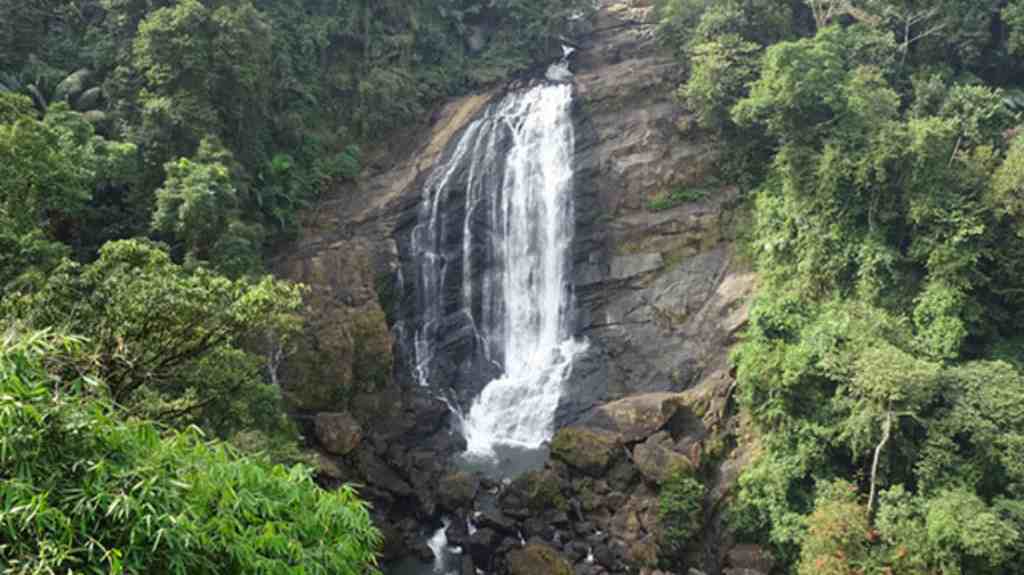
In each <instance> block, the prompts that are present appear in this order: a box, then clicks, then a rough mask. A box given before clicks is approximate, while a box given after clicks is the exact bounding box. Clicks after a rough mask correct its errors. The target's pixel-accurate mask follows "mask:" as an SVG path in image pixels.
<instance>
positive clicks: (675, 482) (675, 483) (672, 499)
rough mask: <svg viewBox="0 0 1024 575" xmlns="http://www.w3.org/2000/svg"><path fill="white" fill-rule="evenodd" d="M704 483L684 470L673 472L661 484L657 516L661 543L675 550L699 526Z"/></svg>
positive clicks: (680, 546)
mask: <svg viewBox="0 0 1024 575" xmlns="http://www.w3.org/2000/svg"><path fill="white" fill-rule="evenodd" d="M703 502H704V484H702V483H701V482H700V481H698V480H696V479H695V478H693V477H691V476H689V475H687V474H685V473H675V474H673V475H672V476H671V477H669V478H668V479H666V480H665V481H664V482H662V484H661V490H660V493H659V501H658V519H659V520H660V521H661V528H662V536H663V538H664V540H663V544H667V545H668V547H670V548H672V549H675V550H679V549H681V548H683V547H685V546H686V544H687V543H688V542H689V540H690V538H691V537H693V536H694V535H695V534H696V533H697V532H698V531H699V530H700V527H701V523H702V521H701V515H702V511H703Z"/></svg>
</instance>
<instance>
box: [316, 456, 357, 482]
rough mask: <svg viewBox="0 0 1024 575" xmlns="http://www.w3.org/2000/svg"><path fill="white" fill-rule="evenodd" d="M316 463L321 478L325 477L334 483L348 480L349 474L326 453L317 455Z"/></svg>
mask: <svg viewBox="0 0 1024 575" xmlns="http://www.w3.org/2000/svg"><path fill="white" fill-rule="evenodd" d="M316 462H317V469H319V471H320V476H321V477H322V478H323V477H326V478H328V479H333V480H335V481H345V480H346V479H348V478H349V474H348V473H346V472H345V469H344V468H343V467H342V466H341V465H339V464H338V462H337V461H335V459H334V458H333V457H331V456H330V455H327V454H326V453H317V456H316Z"/></svg>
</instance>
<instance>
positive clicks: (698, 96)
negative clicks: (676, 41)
mask: <svg viewBox="0 0 1024 575" xmlns="http://www.w3.org/2000/svg"><path fill="white" fill-rule="evenodd" d="M757 52H758V47H757V45H756V44H753V43H751V42H747V41H745V40H743V39H742V38H740V37H738V36H735V35H731V34H730V35H724V36H721V37H719V38H718V39H716V40H710V41H707V42H702V43H700V44H696V45H694V46H692V47H691V48H690V57H691V62H692V65H693V70H692V72H691V73H690V79H689V81H687V83H686V84H685V85H684V86H683V87H682V88H681V89H680V95H681V96H682V97H683V98H684V99H685V100H686V103H687V105H688V106H689V107H690V109H692V110H693V111H694V112H696V113H697V119H698V121H699V122H700V124H701V125H702V126H703V127H705V128H708V129H712V130H723V129H725V128H726V127H727V126H728V124H729V121H730V117H729V112H730V110H731V109H732V107H733V105H735V103H736V102H737V101H738V100H739V99H740V98H742V97H743V96H744V95H745V91H746V87H747V84H749V83H750V82H751V81H752V80H753V79H754V78H755V76H756V73H757V68H756V60H755V56H756V54H757Z"/></svg>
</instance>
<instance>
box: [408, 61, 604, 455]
mask: <svg viewBox="0 0 1024 575" xmlns="http://www.w3.org/2000/svg"><path fill="white" fill-rule="evenodd" d="M548 78H549V79H550V80H554V81H549V82H546V83H542V84H539V85H536V86H534V87H532V88H529V89H526V90H522V91H517V92H512V93H510V94H508V95H507V96H506V97H505V98H504V99H502V100H501V101H499V102H497V103H494V104H492V105H491V106H490V107H489V108H488V109H487V110H486V111H485V112H484V113H483V114H482V115H481V116H480V117H479V118H478V119H477V120H475V121H474V122H472V123H471V124H470V125H469V126H467V127H466V128H465V130H464V132H463V134H462V135H461V138H460V139H459V140H458V141H457V142H456V143H455V145H454V148H453V149H452V151H451V152H450V153H449V154H448V156H447V158H446V159H445V160H444V161H442V162H440V163H439V164H438V165H436V166H435V167H434V169H433V171H432V172H431V173H430V175H429V177H428V178H427V180H426V183H425V185H424V188H423V197H422V200H421V204H420V208H419V213H418V218H417V224H416V226H415V228H414V229H413V231H412V237H411V250H412V253H413V255H414V258H415V262H416V290H417V298H416V299H417V308H418V309H417V317H418V326H417V328H416V329H415V332H414V334H413V335H412V339H413V345H412V348H413V352H414V362H413V363H414V372H415V377H416V379H417V381H418V382H419V384H420V385H423V386H430V387H436V386H439V385H444V384H449V385H450V382H451V379H452V375H451V373H452V372H451V371H448V372H445V371H444V368H443V366H445V365H448V366H450V365H453V364H460V365H462V366H465V365H477V366H481V365H482V366H484V367H483V368H475V369H472V368H470V369H466V368H461V371H459V372H457V373H462V374H465V373H469V374H470V375H469V376H463V379H472V378H473V375H476V376H477V377H478V378H479V379H485V380H486V381H485V382H474V383H475V384H477V385H479V384H480V383H486V385H483V387H482V391H480V392H479V393H478V394H477V395H476V396H475V397H474V398H472V400H471V403H470V404H469V407H468V410H467V409H465V407H460V406H459V405H456V403H457V402H456V403H453V404H452V407H453V410H454V411H455V412H456V413H457V415H458V417H459V419H460V421H461V424H462V433H463V435H464V436H465V438H466V441H467V443H468V452H467V454H468V455H469V456H470V457H478V458H487V457H494V455H495V448H496V447H498V446H508V447H513V448H518V449H525V450H530V449H536V448H539V447H540V446H541V445H542V444H543V443H544V442H545V441H547V440H548V439H550V437H551V434H552V431H553V424H554V414H555V411H556V409H557V407H558V402H559V398H560V397H561V394H562V383H563V381H564V379H565V378H566V377H567V375H568V374H569V372H570V370H571V369H572V362H573V358H574V357H575V356H576V355H577V354H578V353H579V352H580V351H582V350H583V349H584V348H585V344H584V343H582V342H580V341H578V340H576V339H574V338H573V336H572V320H573V310H574V302H573V293H572V282H571V267H572V266H571V248H572V239H573V227H574V226H573V218H574V213H573V196H572V184H573V152H574V147H575V133H574V128H573V123H572V115H571V107H572V99H573V87H572V84H571V83H569V82H566V81H565V80H566V79H571V74H570V73H569V72H568V66H567V65H566V64H565V63H564V62H563V63H562V64H558V65H554V66H552V68H551V69H550V70H549V72H548ZM453 203H458V204H459V205H458V206H456V207H455V208H453V206H452V204H453ZM453 324H458V325H460V326H461V327H460V329H459V330H453V329H452V325H453ZM445 330H447V331H448V332H451V331H459V332H461V333H463V337H464V338H467V339H470V340H471V344H470V346H469V347H470V348H471V351H469V352H466V351H464V349H465V348H466V347H467V346H465V345H463V346H461V347H460V346H453V345H449V344H446V342H445V336H444V334H443V333H442V332H444V331H445ZM466 333H469V335H468V336H467V335H465V334H466ZM453 349H457V350H463V351H461V355H462V357H451V356H452V355H458V353H460V352H454V351H453Z"/></svg>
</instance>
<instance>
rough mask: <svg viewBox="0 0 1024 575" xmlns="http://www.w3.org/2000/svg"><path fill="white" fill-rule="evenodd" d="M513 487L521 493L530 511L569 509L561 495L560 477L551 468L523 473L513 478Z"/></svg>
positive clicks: (567, 503)
mask: <svg viewBox="0 0 1024 575" xmlns="http://www.w3.org/2000/svg"><path fill="white" fill-rule="evenodd" d="M513 488H514V489H515V490H516V491H518V492H520V493H522V496H523V498H524V499H523V503H525V504H526V506H527V507H528V508H530V510H532V511H536V512H540V511H545V510H547V509H559V510H562V511H566V510H568V509H569V502H568V501H566V499H565V496H564V495H562V482H561V479H560V478H559V477H558V474H557V473H555V472H554V471H553V470H551V469H544V470H542V471H530V472H528V473H524V474H523V475H521V476H519V477H518V478H517V479H516V480H515V482H514V483H513Z"/></svg>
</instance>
